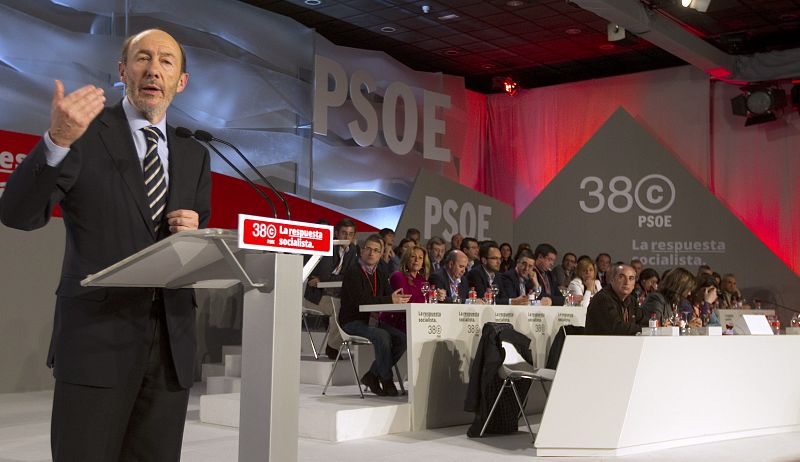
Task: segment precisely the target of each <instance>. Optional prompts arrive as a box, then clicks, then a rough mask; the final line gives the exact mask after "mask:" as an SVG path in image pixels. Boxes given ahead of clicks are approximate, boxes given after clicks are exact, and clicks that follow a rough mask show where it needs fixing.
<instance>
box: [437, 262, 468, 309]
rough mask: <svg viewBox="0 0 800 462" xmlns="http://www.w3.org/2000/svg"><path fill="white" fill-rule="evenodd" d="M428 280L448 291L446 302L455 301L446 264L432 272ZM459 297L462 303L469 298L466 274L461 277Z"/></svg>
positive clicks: (438, 287)
mask: <svg viewBox="0 0 800 462" xmlns="http://www.w3.org/2000/svg"><path fill="white" fill-rule="evenodd" d="M428 282H430V283H431V284H436V288H437V289H444V290H445V291H447V297H445V299H444V303H453V297H452V295H451V294H450V277H449V276H448V274H447V270H445V268H444V266H442V267H440V268H439V271H435V272H433V273H431V275H430V277H428ZM458 298H459V299H460V300H461V303H464V301H465V300H466V299H467V298H469V283H468V282H467V278H466V277H465V276H462V277H461V282H460V283H459V284H458Z"/></svg>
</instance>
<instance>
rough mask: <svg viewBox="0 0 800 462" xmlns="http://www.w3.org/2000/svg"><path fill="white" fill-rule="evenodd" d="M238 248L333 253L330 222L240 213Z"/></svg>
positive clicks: (302, 252)
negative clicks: (318, 222) (323, 222)
mask: <svg viewBox="0 0 800 462" xmlns="http://www.w3.org/2000/svg"><path fill="white" fill-rule="evenodd" d="M239 248H242V249H254V250H267V251H270V252H283V253H299V254H306V255H323V256H324V255H333V226H329V225H318V224H314V223H306V222H302V221H291V220H280V219H278V218H266V217H258V216H255V215H244V214H240V215H239Z"/></svg>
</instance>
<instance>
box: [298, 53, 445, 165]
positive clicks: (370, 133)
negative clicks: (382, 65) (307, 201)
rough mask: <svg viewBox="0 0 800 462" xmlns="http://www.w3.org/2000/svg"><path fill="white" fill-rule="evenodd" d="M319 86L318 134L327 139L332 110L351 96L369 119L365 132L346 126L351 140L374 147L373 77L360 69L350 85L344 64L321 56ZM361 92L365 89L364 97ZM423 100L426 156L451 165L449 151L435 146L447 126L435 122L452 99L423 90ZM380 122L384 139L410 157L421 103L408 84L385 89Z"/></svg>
mask: <svg viewBox="0 0 800 462" xmlns="http://www.w3.org/2000/svg"><path fill="white" fill-rule="evenodd" d="M314 81H315V97H314V133H316V134H318V135H327V134H328V109H329V108H332V107H339V106H341V105H343V104H344V103H345V101H346V100H347V95H348V93H349V95H350V100H351V101H352V102H353V107H354V108H355V109H356V111H357V112H358V114H359V115H360V116H361V117H363V118H364V123H363V126H364V128H363V129H362V128H361V127H362V124H361V123H360V121H358V120H352V121H350V122H349V123H348V124H347V127H348V129H349V130H350V135H351V136H352V137H353V140H354V141H355V142H356V143H357V144H358V145H359V146H370V145H372V144H373V143H374V142H375V139H376V138H377V137H378V130H379V128H380V127H381V124H380V123H379V121H378V111H377V110H376V109H375V107H374V106H373V105H372V104H371V103H370V101H369V100H368V99H367V96H366V95H367V94H369V93H373V92H374V91H375V90H376V89H377V84H376V82H375V78H374V77H373V76H372V74H370V73H369V72H367V71H364V70H357V71H355V72H353V75H351V76H350V80H349V82H348V78H347V73H346V72H345V70H344V68H343V67H342V66H341V65H340V64H339V63H337V62H336V61H334V60H332V59H329V58H326V57H324V56H319V55H317V56H316V59H315V62H314ZM362 87H363V89H364V90H365V91H363V92H362ZM422 100H423V101H422V105H423V108H422V157H424V158H425V159H432V160H439V161H442V162H449V161H450V149H448V148H443V147H439V146H436V135H437V134H441V135H444V134H445V133H446V127H445V121H444V120H442V119H437V118H436V109H437V108H444V109H448V108H450V95H445V94H443V93H437V92H434V91H428V90H424V91H423V97H422ZM401 101H402V107H403V118H404V120H403V124H402V125H401V127H402V128H401V130H400V131H399V132H398V126H397V120H396V114H397V108H398V105H399V104H400V102H401ZM381 118H382V120H383V124H382V127H383V136H384V139H385V140H386V145H387V146H388V147H389V149H390V150H391V151H392V152H394V153H395V154H398V155H401V156H402V155H406V154H408V153H409V152H411V150H412V149H413V148H414V143H415V142H416V137H417V128H418V124H419V120H418V117H417V99H416V97H415V96H414V92H413V91H412V90H411V87H410V86H408V85H407V84H405V83H403V82H391V83H390V84H389V86H387V87H386V91H385V92H384V95H383V108H382V110H381Z"/></svg>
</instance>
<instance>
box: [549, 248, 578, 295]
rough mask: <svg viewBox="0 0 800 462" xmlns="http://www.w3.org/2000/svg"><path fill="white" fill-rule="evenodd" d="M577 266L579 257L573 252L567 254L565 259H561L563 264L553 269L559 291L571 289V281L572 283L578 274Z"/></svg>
mask: <svg viewBox="0 0 800 462" xmlns="http://www.w3.org/2000/svg"><path fill="white" fill-rule="evenodd" d="M577 266H578V257H576V256H575V254H574V253H572V252H567V253H565V254H564V258H562V259H561V264H560V265H558V266H556V267H555V268H553V278H554V279H555V281H556V286H558V288H559V289H566V288H567V287H569V283H570V281H572V280H573V279H574V278H575V276H576V274H577V273H576V272H575V269H576V268H577Z"/></svg>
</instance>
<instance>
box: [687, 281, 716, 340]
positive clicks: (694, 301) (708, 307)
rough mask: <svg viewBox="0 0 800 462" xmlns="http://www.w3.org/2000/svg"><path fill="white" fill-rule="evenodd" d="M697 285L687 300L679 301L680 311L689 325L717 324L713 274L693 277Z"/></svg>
mask: <svg viewBox="0 0 800 462" xmlns="http://www.w3.org/2000/svg"><path fill="white" fill-rule="evenodd" d="M695 284H696V285H697V287H696V288H695V289H694V290H693V291H692V293H691V295H690V296H689V298H688V300H683V301H682V302H681V308H680V311H681V312H682V313H684V318H685V319H686V322H687V323H688V325H689V327H703V326H708V325H711V326H719V317H718V316H717V313H716V312H715V310H714V302H716V301H717V286H716V285H715V281H714V276H712V275H709V274H704V275H700V276H698V277H696V278H695Z"/></svg>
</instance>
